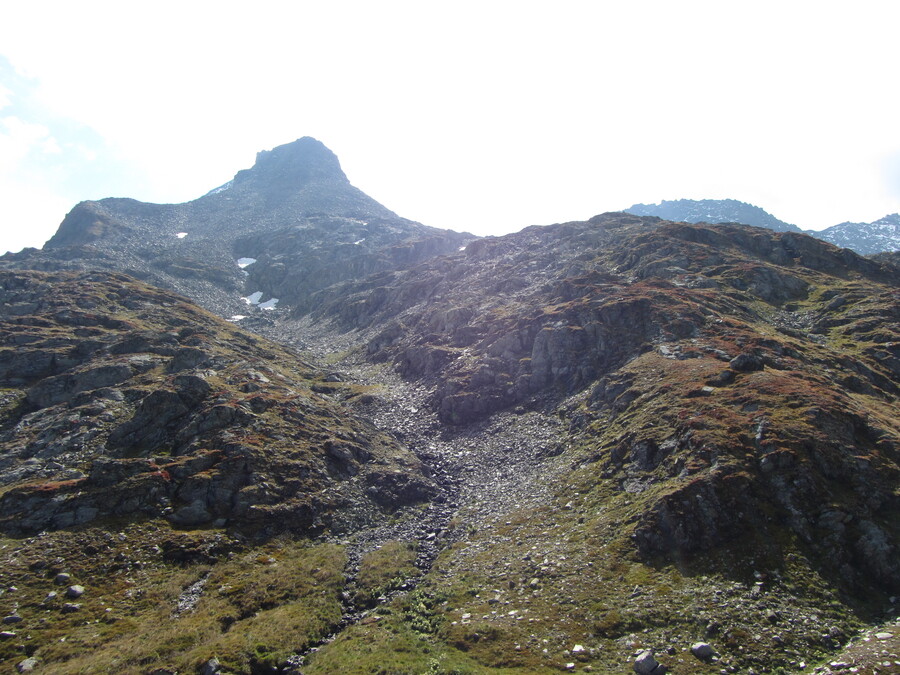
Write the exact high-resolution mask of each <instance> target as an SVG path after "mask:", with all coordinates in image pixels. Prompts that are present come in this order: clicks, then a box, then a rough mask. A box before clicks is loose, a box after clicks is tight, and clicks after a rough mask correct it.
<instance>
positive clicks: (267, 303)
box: [258, 298, 278, 309]
mask: <svg viewBox="0 0 900 675" xmlns="http://www.w3.org/2000/svg"><path fill="white" fill-rule="evenodd" d="M277 304H278V298H272V299H270V300H266V301H265V302H261V303H259V305H258V307H259V308H260V309H275V305H277Z"/></svg>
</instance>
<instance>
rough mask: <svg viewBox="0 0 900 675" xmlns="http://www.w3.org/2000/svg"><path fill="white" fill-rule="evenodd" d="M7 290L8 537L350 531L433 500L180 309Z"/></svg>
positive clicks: (134, 298)
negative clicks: (94, 531)
mask: <svg viewBox="0 0 900 675" xmlns="http://www.w3.org/2000/svg"><path fill="white" fill-rule="evenodd" d="M0 288H2V289H3V291H2V292H3V300H4V303H5V304H4V307H7V308H9V309H10V310H11V312H7V313H4V314H0V326H2V331H3V336H4V337H3V344H2V345H0V363H2V364H3V369H2V370H0V385H2V386H4V387H6V389H5V391H6V392H7V393H6V395H5V397H4V403H3V407H2V418H0V448H2V452H3V454H2V460H0V482H2V484H3V485H4V486H5V491H4V492H3V494H2V495H0V511H2V513H3V516H2V518H0V529H2V530H3V531H5V532H8V533H14V534H22V533H29V532H35V531H39V530H43V529H48V528H50V529H56V528H67V527H73V526H77V525H84V524H86V523H90V522H93V521H96V520H99V519H103V518H107V517H112V516H116V517H123V516H132V517H162V516H165V517H167V518H168V519H169V520H170V521H171V522H172V523H174V524H178V525H181V526H197V525H202V524H206V525H209V524H211V523H218V524H219V525H223V524H226V523H227V524H229V525H230V526H232V527H235V528H251V529H252V530H253V531H254V532H255V533H256V534H262V533H263V532H266V531H268V530H270V529H272V528H275V529H278V528H285V527H287V528H292V529H295V530H299V531H304V530H312V529H322V528H325V527H329V528H333V529H341V528H345V527H348V526H350V524H351V523H354V522H355V523H358V522H364V521H365V520H366V519H369V518H373V517H375V516H376V514H378V513H381V512H384V511H392V510H395V509H397V508H399V507H400V506H403V505H407V504H410V503H415V502H418V501H422V500H424V499H427V497H428V496H429V495H430V494H431V491H432V490H433V484H432V482H431V481H430V480H429V479H428V478H427V477H426V476H425V475H424V474H423V472H422V466H421V463H420V462H419V461H418V460H417V459H415V457H414V456H413V455H411V454H410V453H409V452H408V451H407V450H406V449H404V448H402V447H400V446H399V445H398V444H397V443H396V442H394V441H392V440H391V439H389V438H388V437H386V436H384V435H382V434H379V433H378V432H376V431H375V430H374V429H372V428H371V427H370V426H369V425H367V424H366V423H364V422H361V421H360V420H358V419H356V418H355V417H354V415H353V414H352V413H350V412H349V411H348V410H347V409H344V408H343V407H341V405H340V404H339V403H336V402H334V401H332V400H331V399H330V398H326V397H323V396H321V395H319V394H317V393H315V391H313V389H314V388H316V387H317V385H316V383H315V382H316V378H317V377H319V376H318V374H317V373H316V372H315V371H313V370H312V369H311V368H310V367H309V366H307V365H306V364H304V363H303V362H301V361H299V360H298V359H297V358H296V357H295V356H293V355H291V354H289V353H287V352H284V351H282V350H281V349H280V348H278V347H277V346H275V345H272V344H267V343H264V342H263V341H261V340H260V339H259V338H257V337H254V336H251V335H249V334H246V333H242V332H240V331H239V330H237V329H235V328H234V327H233V326H232V325H230V324H228V323H225V322H223V321H222V320H220V319H217V318H215V317H214V316H212V315H210V314H208V313H206V312H204V311H202V310H200V309H199V308H196V307H193V306H191V305H189V304H188V303H187V302H186V301H185V300H184V299H183V298H179V297H178V296H175V295H172V294H169V293H166V292H163V291H159V290H155V289H151V288H149V287H146V286H143V285H141V284H139V283H137V282H135V281H134V280H132V279H129V278H127V277H124V276H121V275H119V276H111V275H104V274H99V273H90V274H82V275H73V274H66V273H60V274H56V275H44V274H39V273H25V272H23V273H2V274H0ZM113 317H116V318H113ZM356 477H358V479H357V478H356ZM345 513H346V514H347V515H344V514H345ZM288 516H289V517H288Z"/></svg>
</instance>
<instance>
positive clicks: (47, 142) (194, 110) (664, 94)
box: [0, 0, 900, 252]
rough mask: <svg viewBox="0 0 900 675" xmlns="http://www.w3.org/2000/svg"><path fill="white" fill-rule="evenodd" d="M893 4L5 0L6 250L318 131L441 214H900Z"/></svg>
mask: <svg viewBox="0 0 900 675" xmlns="http://www.w3.org/2000/svg"><path fill="white" fill-rule="evenodd" d="M897 26H900V2H896V1H895V0H880V1H874V0H873V1H866V0H857V1H856V2H853V3H848V2H845V1H843V0H842V1H841V2H832V1H829V0H817V1H815V2H806V1H803V0H794V1H792V0H779V1H778V2H770V1H768V0H760V1H757V2H753V3H750V2H723V1H722V0H716V1H714V2H705V1H704V2H701V1H693V0H682V1H679V2H672V1H671V0H666V1H656V0H644V1H640V2H638V1H635V2H625V1H624V0H623V1H621V2H619V1H617V2H611V1H604V0H592V1H581V2H580V1H566V0H556V1H555V2H553V3H550V2H546V1H545V2H531V1H529V0H518V1H516V2H506V1H501V0H494V1H491V0H480V1H479V2H470V1H468V0H456V1H455V2H452V3H450V2H422V1H421V0H416V1H415V2H397V1H393V0H379V2H372V1H371V0H367V1H365V2H350V1H341V0H330V1H329V2H327V3H326V2H324V1H322V2H304V1H297V2H291V3H287V2H281V1H279V2H269V1H267V0H256V1H255V2H254V3H247V2H240V3H237V2H230V1H228V0H219V1H217V2H205V1H201V0H191V1H189V2H186V1H185V0H179V1H178V2H170V1H168V0H157V1H155V2H152V3H150V2H141V1H137V0H136V1H135V2H121V0H117V1H116V2H97V1H95V0H81V1H80V2H71V0H66V1H65V2H50V1H42V0H30V1H29V2H14V1H13V0H2V1H0V252H3V251H6V250H12V251H17V250H19V249H21V248H23V247H25V246H36V247H40V246H41V245H42V244H43V243H44V242H45V241H46V240H47V239H48V238H49V237H50V236H52V234H53V233H54V232H55V230H56V228H57V226H58V225H59V223H60V221H61V220H62V219H63V217H64V216H65V214H66V213H67V212H68V211H69V210H70V209H71V208H72V207H73V206H74V205H75V204H76V203H78V202H79V201H82V200H87V199H101V198H104V197H131V198H134V199H139V200H142V201H149V202H157V203H174V202H182V201H188V200H191V199H194V198H197V197H199V196H201V195H203V194H205V193H206V192H208V191H209V190H211V189H212V188H215V187H217V186H219V185H221V184H223V183H225V182H227V181H228V180H230V179H231V177H232V176H233V175H234V174H235V173H236V172H237V171H238V170H240V169H244V168H248V167H250V166H252V164H253V162H254V160H255V157H256V153H257V152H259V151H260V150H267V149H271V148H273V147H275V146H277V145H281V144H284V143H288V142H291V141H293V140H295V139H297V138H299V137H302V136H313V137H315V138H317V139H319V140H320V141H322V142H323V143H324V144H325V145H326V146H328V147H329V148H330V149H331V150H332V151H334V152H335V153H336V154H337V156H338V158H339V159H340V161H341V165H342V168H343V169H344V172H345V173H346V174H347V176H348V178H349V179H350V181H351V183H353V184H354V185H355V186H356V187H358V188H360V189H361V190H362V191H363V192H365V193H367V194H369V195H370V196H371V197H373V198H374V199H376V200H378V201H379V202H381V203H382V204H384V205H385V206H387V207H388V208H390V209H392V210H393V211H395V212H396V213H398V214H400V215H401V216H404V217H406V218H410V219H413V220H418V221H420V222H423V223H425V224H427V225H432V226H436V227H445V228H452V229H455V230H466V231H470V232H474V233H476V234H482V235H484V234H503V233H506V232H512V231H516V230H519V229H521V228H523V227H526V226H528V225H532V224H548V223H554V222H563V221H567V220H583V219H586V218H589V217H591V216H592V215H595V214H597V213H602V212H604V211H614V210H621V209H623V208H627V207H628V206H631V205H632V204H634V203H637V202H643V203H657V202H659V201H660V200H663V199H680V198H688V199H706V198H709V199H724V198H731V199H738V200H741V201H745V202H749V203H752V204H755V205H757V206H761V207H762V208H764V209H766V210H767V211H769V212H770V213H772V214H773V215H775V216H777V217H778V218H780V219H782V220H785V221H787V222H790V223H793V224H796V225H798V226H800V227H802V228H804V229H822V228H824V227H828V226H830V225H834V224H837V223H840V222H844V221H848V220H849V221H856V222H869V221H872V220H876V219H878V218H880V217H882V216H884V215H886V214H888V213H894V212H898V211H900V124H898V123H897V119H898V110H900V105H898V104H900V88H898V87H897V71H898V65H900V52H898V50H897V42H896V30H897Z"/></svg>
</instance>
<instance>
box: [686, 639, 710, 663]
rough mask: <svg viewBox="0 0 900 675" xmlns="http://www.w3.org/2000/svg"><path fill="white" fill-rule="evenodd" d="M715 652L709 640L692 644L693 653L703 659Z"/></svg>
mask: <svg viewBox="0 0 900 675" xmlns="http://www.w3.org/2000/svg"><path fill="white" fill-rule="evenodd" d="M714 653H715V651H714V650H713V648H712V646H711V645H710V644H709V643H707V642H695V643H694V644H693V645H691V654H693V655H694V656H696V657H697V658H698V659H700V660H701V661H705V660H706V659H709V658H712V655H713V654H714Z"/></svg>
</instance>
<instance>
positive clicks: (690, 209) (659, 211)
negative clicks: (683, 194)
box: [625, 199, 900, 255]
mask: <svg viewBox="0 0 900 675" xmlns="http://www.w3.org/2000/svg"><path fill="white" fill-rule="evenodd" d="M625 212H626V213H633V214H634V215H636V216H656V217H657V218H662V219H664V220H672V221H676V222H682V223H741V224H743V225H753V226H754V227H767V228H769V229H770V230H775V231H776V232H804V233H805V234H808V235H810V236H813V237H816V238H817V239H822V240H824V241H828V242H831V243H832V244H835V245H836V246H840V247H842V248H849V249H851V250H853V251H856V252H857V253H859V254H860V255H872V254H874V253H883V252H885V251H897V250H900V214H897V213H893V214H890V215H887V216H885V217H884V218H881V219H880V220H876V221H874V222H872V223H850V222H846V223H840V224H838V225H833V226H832V227H829V228H827V229H825V230H820V231H815V230H801V229H800V228H799V227H797V226H796V225H792V224H791V223H786V222H784V221H783V220H779V219H778V218H776V217H775V216H773V215H772V214H771V213H768V212H767V211H765V210H763V209H761V208H760V207H758V206H754V205H753V204H747V203H745V202H740V201H738V200H736V199H675V200H672V201H667V200H663V201H661V202H660V203H659V204H634V205H633V206H631V207H629V208H627V209H625Z"/></svg>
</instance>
